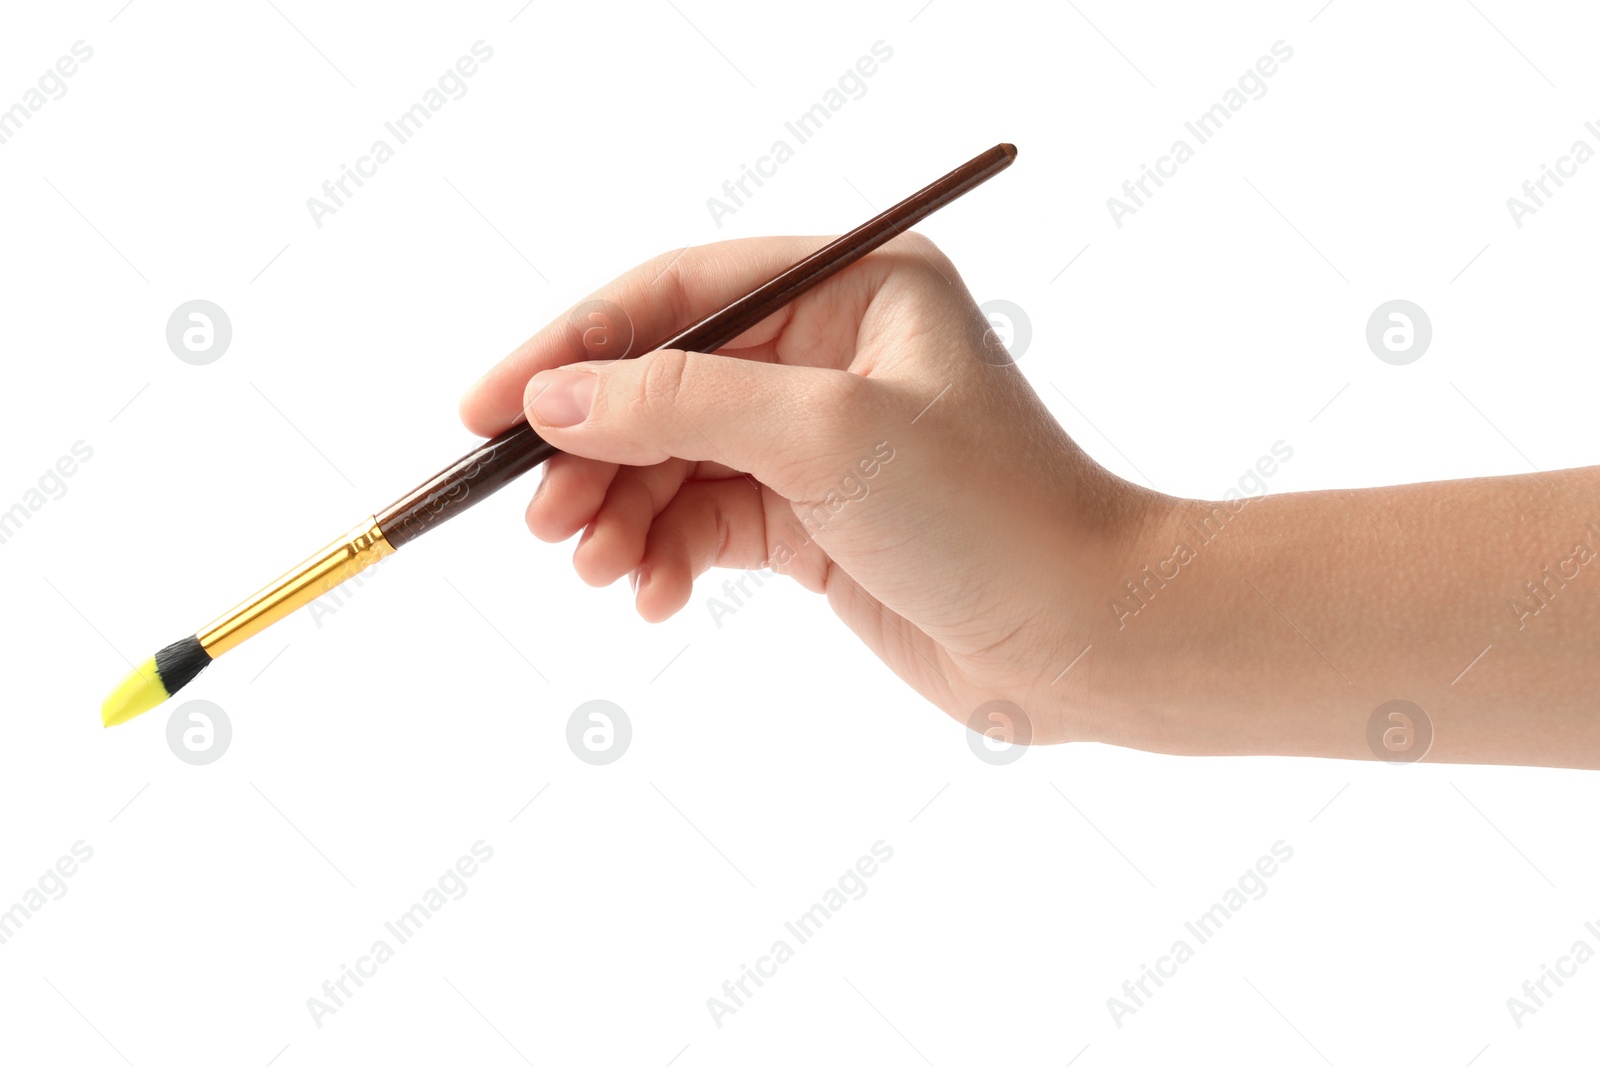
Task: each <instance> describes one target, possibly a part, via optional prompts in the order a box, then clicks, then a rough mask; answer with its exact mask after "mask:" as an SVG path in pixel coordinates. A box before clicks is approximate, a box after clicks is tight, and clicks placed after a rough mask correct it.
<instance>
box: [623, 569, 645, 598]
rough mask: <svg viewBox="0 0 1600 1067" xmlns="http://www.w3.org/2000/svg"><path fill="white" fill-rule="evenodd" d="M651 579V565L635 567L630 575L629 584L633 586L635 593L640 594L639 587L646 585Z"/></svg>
mask: <svg viewBox="0 0 1600 1067" xmlns="http://www.w3.org/2000/svg"><path fill="white" fill-rule="evenodd" d="M649 580H650V568H649V567H635V568H634V569H633V573H632V574H630V575H628V584H629V585H630V586H632V587H633V592H634V594H635V595H637V594H638V592H639V587H640V586H641V585H644V584H645V583H646V582H648V581H649Z"/></svg>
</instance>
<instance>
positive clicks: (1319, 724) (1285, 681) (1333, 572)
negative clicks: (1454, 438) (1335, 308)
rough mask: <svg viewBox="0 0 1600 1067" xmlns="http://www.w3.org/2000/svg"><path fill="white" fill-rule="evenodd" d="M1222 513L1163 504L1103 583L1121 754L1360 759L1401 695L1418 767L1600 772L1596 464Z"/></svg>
mask: <svg viewBox="0 0 1600 1067" xmlns="http://www.w3.org/2000/svg"><path fill="white" fill-rule="evenodd" d="M1231 508H1232V509H1235V510H1230V507H1229V506H1219V505H1212V504H1203V503H1200V502H1196V501H1169V502H1166V503H1164V505H1163V506H1161V507H1160V508H1158V509H1156V510H1155V516H1154V519H1153V521H1152V522H1150V523H1149V524H1147V526H1146V528H1145V529H1146V531H1147V532H1145V533H1144V534H1142V535H1141V536H1140V537H1139V538H1138V539H1137V542H1136V544H1135V546H1134V548H1133V551H1132V552H1131V553H1130V554H1129V555H1128V557H1127V562H1126V564H1125V569H1126V570H1127V572H1128V573H1126V574H1120V573H1119V574H1115V575H1114V576H1108V578H1107V582H1106V586H1107V588H1106V591H1105V597H1104V599H1105V600H1106V607H1105V618H1104V622H1103V625H1099V626H1097V627H1096V630H1097V631H1098V634H1099V636H1097V637H1096V648H1095V651H1096V653H1099V652H1100V651H1101V650H1102V648H1103V649H1104V650H1105V652H1106V653H1107V654H1106V656H1105V657H1104V659H1103V660H1102V661H1101V662H1102V666H1103V667H1104V668H1109V670H1102V671H1101V673H1100V677H1101V679H1102V681H1103V682H1105V683H1106V684H1107V685H1108V687H1109V691H1110V692H1113V693H1114V694H1115V698H1114V699H1115V701H1116V703H1117V704H1118V705H1119V708H1118V710H1119V713H1120V716H1121V717H1122V718H1123V719H1124V720H1125V722H1126V724H1127V729H1128V731H1129V736H1128V737H1126V738H1124V739H1122V740H1123V741H1124V743H1128V744H1134V745H1138V746H1140V747H1148V748H1154V749H1160V750H1165V751H1174V752H1188V753H1212V754H1222V753H1276V754H1287V755H1313V756H1337V757H1348V758H1362V759H1370V758H1373V756H1374V752H1373V751H1372V749H1371V747H1370V746H1369V742H1368V729H1367V727H1368V720H1369V718H1370V717H1371V716H1372V714H1373V712H1374V711H1375V709H1377V708H1378V707H1379V706H1380V705H1382V704H1385V703H1386V702H1388V701H1391V700H1395V699H1404V700H1409V701H1411V702H1413V703H1415V704H1416V705H1418V706H1419V707H1420V708H1421V709H1422V710H1423V711H1424V712H1425V713H1426V715H1427V717H1428V719H1429V720H1431V724H1432V729H1433V743H1432V748H1431V750H1430V751H1429V753H1428V755H1427V758H1428V759H1429V760H1430V761H1437V762H1477V763H1525V764H1539V765H1551V766H1583V767H1600V468H1586V469H1581V470H1569V471H1560V472H1556V473H1551V474H1536V475H1525V476H1514V477H1503V478H1482V479H1473V480H1467V481H1457V482H1435V483H1427V484H1421V485H1408V486H1397V487H1391V488H1381V489H1359V490H1347V491H1334V492H1317V493H1293V494H1283V495H1278V496H1269V497H1262V498H1258V499H1252V500H1247V501H1244V502H1242V503H1241V502H1239V501H1234V502H1232V504H1231ZM1130 583H1131V584H1130ZM1112 678H1115V679H1116V680H1115V681H1114V682H1113V681H1111V679H1112Z"/></svg>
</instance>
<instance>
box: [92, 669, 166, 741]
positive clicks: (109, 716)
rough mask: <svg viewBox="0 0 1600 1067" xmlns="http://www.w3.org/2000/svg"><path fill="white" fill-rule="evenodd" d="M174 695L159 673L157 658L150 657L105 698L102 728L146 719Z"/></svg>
mask: <svg viewBox="0 0 1600 1067" xmlns="http://www.w3.org/2000/svg"><path fill="white" fill-rule="evenodd" d="M171 695H172V694H170V693H168V692H167V687H166V686H165V685H163V684H162V682H161V675H160V674H159V673H158V672H157V671H156V658H155V657H154V656H151V657H150V658H149V659H147V660H145V661H144V662H143V663H141V664H139V666H137V667H136V668H134V670H133V672H132V673H131V674H129V675H128V676H127V677H126V678H124V679H123V680H122V684H121V685H119V686H117V688H116V689H114V690H113V691H112V693H111V695H110V696H108V697H106V700H105V703H104V704H101V705H100V723H101V725H103V726H116V725H118V724H119V723H125V722H127V721H128V720H129V719H133V718H137V717H138V716H140V715H143V714H144V713H145V712H147V711H149V710H150V709H151V708H153V707H155V706H156V705H157V704H159V703H161V702H162V701H163V700H166V699H167V697H169V696H171Z"/></svg>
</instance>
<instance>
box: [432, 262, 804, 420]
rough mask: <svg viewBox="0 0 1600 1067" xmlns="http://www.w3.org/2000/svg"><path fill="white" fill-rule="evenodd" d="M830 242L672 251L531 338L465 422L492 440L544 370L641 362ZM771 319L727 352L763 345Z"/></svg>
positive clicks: (487, 385)
mask: <svg viewBox="0 0 1600 1067" xmlns="http://www.w3.org/2000/svg"><path fill="white" fill-rule="evenodd" d="M828 240H829V239H828V238H825V237H750V238H744V239H741V240H737V241H721V242H718V243H717V244H710V245H698V246H695V247H692V248H688V249H685V250H683V251H680V252H667V253H663V254H662V255H659V256H656V257H655V258H654V259H650V260H647V261H645V262H644V263H641V264H639V265H638V266H637V267H634V268H633V269H632V270H630V271H628V272H627V273H626V274H623V275H621V276H619V277H618V278H616V279H614V280H613V281H611V282H609V283H608V284H606V285H605V286H603V287H601V288H600V289H599V290H597V291H596V292H594V293H591V294H590V295H589V297H588V298H586V299H585V300H582V301H580V302H579V303H578V304H576V305H575V306H574V307H572V308H571V309H570V310H569V311H568V312H567V313H566V314H564V315H562V316H561V317H560V318H558V319H556V320H555V321H553V322H551V323H550V324H549V325H547V326H545V328H544V329H542V330H540V331H539V332H538V333H536V334H534V335H533V336H532V337H530V338H528V339H527V340H526V341H524V342H523V343H522V344H520V345H518V346H517V347H516V349H515V350H513V351H512V353H511V354H510V355H508V356H506V357H505V358H504V359H502V360H501V361H500V362H499V363H497V364H495V365H494V366H493V367H491V368H490V369H489V371H488V373H487V374H485V375H484V376H483V377H482V378H480V379H478V381H477V382H475V383H474V384H473V385H472V387H471V388H469V389H468V390H467V393H466V395H465V396H464V397H462V399H461V421H462V422H463V423H465V424H466V426H467V429H469V430H471V431H472V432H473V433H476V434H481V435H483V436H485V437H489V436H492V435H494V434H497V433H499V432H500V431H501V430H504V429H505V428H506V427H508V426H510V425H511V424H512V423H514V422H516V421H517V419H518V418H520V417H521V415H522V397H523V390H524V388H525V387H526V386H527V384H528V379H529V378H532V377H533V376H534V375H535V374H537V373H538V372H540V371H542V370H549V369H551V368H553V367H559V366H562V365H564V364H567V363H578V362H587V361H592V360H596V359H606V358H619V359H620V358H621V357H623V356H630V355H632V356H636V355H640V354H642V353H644V352H649V351H651V350H652V349H654V348H658V347H660V345H661V344H662V342H664V341H666V340H668V339H670V338H671V337H673V336H674V335H675V334H677V333H678V332H679V331H680V330H683V329H685V328H686V327H688V326H692V325H694V324H695V323H696V322H698V321H700V320H701V319H703V318H705V317H706V316H707V315H709V314H711V313H712V312H714V311H717V310H719V309H721V308H722V307H724V306H726V305H727V304H730V303H732V302H733V301H734V300H736V299H738V298H739V297H741V296H743V295H744V294H745V293H747V292H749V291H750V290H752V289H754V288H755V287H756V286H758V285H760V284H761V283H763V282H765V281H766V280H767V279H769V278H772V277H773V276H775V275H777V274H779V273H780V272H782V271H784V270H786V269H787V268H788V267H790V266H791V265H793V264H794V263H795V262H796V261H798V260H800V259H803V258H804V257H805V256H807V255H809V254H810V253H812V252H815V251H816V250H817V249H818V248H820V247H822V245H824V244H825V243H827V241H828ZM774 321H776V318H775V317H771V318H769V319H768V320H766V321H765V322H762V323H758V324H757V325H755V326H753V327H751V328H750V329H749V330H746V331H745V332H744V334H742V335H741V336H740V337H738V338H735V340H734V342H733V344H731V345H729V346H728V347H730V348H731V347H741V346H748V345H752V344H759V343H761V342H762V341H764V340H766V339H768V335H769V334H770V333H771V332H772V330H773V326H772V323H773V322H774Z"/></svg>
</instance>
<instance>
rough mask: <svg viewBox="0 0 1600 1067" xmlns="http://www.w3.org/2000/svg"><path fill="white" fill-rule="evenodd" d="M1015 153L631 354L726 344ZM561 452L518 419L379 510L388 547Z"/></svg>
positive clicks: (958, 177) (1001, 148)
mask: <svg viewBox="0 0 1600 1067" xmlns="http://www.w3.org/2000/svg"><path fill="white" fill-rule="evenodd" d="M1016 158H1017V150H1016V148H1015V147H1013V146H1012V145H1009V144H998V145H995V146H994V147H993V148H991V149H989V150H988V151H987V152H984V153H982V154H981V155H978V156H974V157H973V158H972V159H969V160H968V161H967V162H965V163H963V164H962V165H961V166H959V167H957V168H956V169H955V170H953V171H951V172H950V173H949V174H946V175H945V176H944V177H942V178H940V179H939V180H938V181H936V182H934V183H933V184H932V185H929V186H927V187H926V188H924V189H922V190H920V191H918V192H916V193H914V194H912V195H911V196H909V197H907V198H906V199H904V200H902V201H900V202H899V203H898V204H896V205H894V206H893V207H891V208H890V209H889V210H887V211H885V212H883V213H882V214H880V215H878V216H876V217H874V218H872V219H870V220H869V221H867V222H865V223H863V224H862V225H860V226H858V227H856V228H855V229H853V230H851V231H850V232H849V233H847V234H845V235H844V236H843V237H840V238H838V239H837V240H835V241H831V242H829V243H828V244H827V245H825V246H823V247H822V248H820V249H818V250H817V251H815V252H813V253H812V254H811V255H809V256H807V257H806V258H804V259H802V260H800V261H799V262H798V263H796V264H795V265H794V266H792V267H790V268H789V269H788V270H786V271H784V272H783V273H781V274H779V275H778V276H777V277H775V278H773V279H771V280H770V281H768V282H766V283H765V284H764V285H762V286H760V287H759V288H757V289H755V290H754V291H753V292H750V293H747V294H746V295H744V296H742V297H740V298H739V299H738V300H735V301H734V302H733V303H731V304H729V305H728V306H727V307H725V308H723V309H721V310H720V311H716V312H713V313H712V314H710V315H708V316H706V317H705V318H704V319H701V320H700V321H699V322H697V323H695V324H694V325H693V326H690V327H689V328H688V329H686V330H684V331H683V332H681V333H679V334H678V335H677V336H675V337H672V338H669V339H668V340H665V341H662V342H661V343H659V344H655V345H651V346H650V347H648V348H644V347H641V348H638V349H637V351H635V352H634V353H632V354H635V355H637V354H640V353H644V352H653V351H655V350H657V349H662V348H669V349H681V350H683V351H686V352H714V351H716V350H717V349H719V348H722V347H723V346H724V345H727V344H729V343H730V342H732V341H733V340H734V338H736V337H738V336H739V335H740V334H742V333H744V332H745V331H746V330H748V329H750V328H751V327H752V326H754V325H756V324H757V323H759V322H760V321H761V320H762V319H765V318H766V317H767V316H768V315H771V314H772V313H773V312H775V311H777V310H778V309H779V308H781V307H783V306H784V305H785V304H788V303H789V302H791V301H793V300H794V299H795V298H797V297H798V296H800V295H801V294H802V293H804V292H806V291H807V290H809V289H812V288H814V287H816V286H817V285H820V284H821V283H822V282H824V281H826V280H827V279H829V278H831V277H833V276H834V275H835V274H837V273H838V272H839V271H841V270H844V269H845V268H846V267H848V266H849V265H850V264H852V263H854V262H856V261H857V260H858V259H860V258H861V257H862V256H865V255H866V254H867V253H868V252H871V251H872V250H873V249H875V248H877V247H879V246H880V245H882V244H883V243H884V242H886V241H888V240H890V239H891V238H893V237H895V236H897V235H899V234H902V233H904V232H905V231H906V230H909V229H910V228H911V227H913V226H915V225H916V224H917V223H918V222H921V221H922V220H923V219H925V218H927V217H928V216H929V215H931V214H933V213H934V212H935V211H937V210H939V209H940V208H941V207H943V206H944V205H946V204H948V203H949V202H950V201H952V200H954V199H956V198H957V197H959V196H961V195H962V194H963V193H966V192H968V191H969V190H971V189H974V188H976V187H977V186H979V185H981V184H983V183H984V182H986V181H988V180H989V179H990V178H992V177H994V176H995V175H996V174H998V173H1000V172H1001V171H1002V170H1004V169H1005V168H1006V167H1008V166H1010V165H1011V161H1012V160H1014V159H1016ZM557 451H558V450H557V449H556V447H555V446H554V445H552V444H550V442H548V441H546V440H545V439H544V438H542V437H540V436H539V435H538V434H536V433H534V432H533V427H531V426H529V425H528V424H527V422H526V421H519V422H517V423H516V424H515V425H513V426H512V427H511V428H510V429H508V430H506V431H504V432H503V433H500V434H498V435H496V436H495V437H492V438H490V439H489V440H488V441H485V442H484V443H483V444H482V445H479V446H478V447H477V448H475V449H473V450H472V451H471V452H468V453H467V454H466V455H464V456H462V457H461V458H460V459H458V460H456V461H455V462H454V463H452V464H450V466H448V467H446V468H445V469H444V470H442V471H440V472H439V473H438V474H435V475H434V476H433V477H432V478H429V479H428V480H427V481H425V482H423V483H422V484H421V485H419V486H417V487H416V488H415V489H413V490H412V491H411V492H409V493H407V494H406V495H405V496H403V497H401V498H400V499H399V500H397V501H395V502H394V503H393V504H390V505H389V506H388V507H387V508H385V509H384V510H383V511H381V512H379V513H378V514H377V515H376V516H375V518H376V521H377V525H378V528H379V529H380V530H382V531H383V535H384V537H385V538H386V539H387V540H388V542H389V544H390V546H392V547H394V548H399V547H400V546H401V545H404V544H406V543H407V542H409V541H412V540H415V539H416V538H418V537H420V536H422V535H423V534H425V533H427V532H428V531H429V530H431V529H432V528H433V527H435V526H437V525H438V524H439V523H442V522H444V521H446V520H447V519H452V518H454V517H455V516H457V515H459V514H460V513H461V512H463V511H465V510H467V509H468V508H470V507H471V506H472V505H474V504H476V503H478V502H479V501H480V500H483V499H485V498H487V497H488V496H490V495H491V494H492V493H494V492H495V491H496V490H498V489H501V488H504V487H505V486H506V485H507V484H508V483H510V482H512V481H514V480H515V479H517V478H519V477H521V476H522V475H524V474H526V473H527V472H528V471H530V470H532V469H533V468H534V467H536V466H538V465H539V464H540V463H543V462H544V461H545V460H547V459H549V458H550V457H551V456H553V455H555V454H556V452H557Z"/></svg>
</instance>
